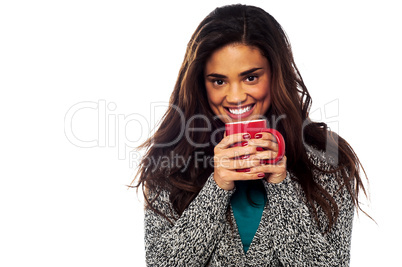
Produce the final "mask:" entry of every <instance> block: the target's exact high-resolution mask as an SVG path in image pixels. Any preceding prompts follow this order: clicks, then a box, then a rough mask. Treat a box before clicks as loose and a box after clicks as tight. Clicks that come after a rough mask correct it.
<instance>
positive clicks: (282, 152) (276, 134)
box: [262, 128, 285, 164]
mask: <svg viewBox="0 0 402 267" xmlns="http://www.w3.org/2000/svg"><path fill="white" fill-rule="evenodd" d="M262 132H266V133H270V134H272V135H273V136H274V137H275V138H276V142H277V144H278V155H277V156H276V158H274V159H266V160H263V161H264V164H275V163H277V162H278V161H280V160H281V159H282V158H283V156H284V155H285V140H284V139H283V136H282V134H281V133H280V132H278V131H277V130H275V129H271V128H269V129H262Z"/></svg>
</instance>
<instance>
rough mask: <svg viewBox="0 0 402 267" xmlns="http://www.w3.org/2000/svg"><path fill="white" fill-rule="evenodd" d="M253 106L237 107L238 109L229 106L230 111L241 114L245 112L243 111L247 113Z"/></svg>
mask: <svg viewBox="0 0 402 267" xmlns="http://www.w3.org/2000/svg"><path fill="white" fill-rule="evenodd" d="M251 107H252V106H251V105H250V106H247V107H245V108H236V109H232V108H229V112H230V113H232V114H235V115H241V114H243V113H245V112H247V111H250V110H251Z"/></svg>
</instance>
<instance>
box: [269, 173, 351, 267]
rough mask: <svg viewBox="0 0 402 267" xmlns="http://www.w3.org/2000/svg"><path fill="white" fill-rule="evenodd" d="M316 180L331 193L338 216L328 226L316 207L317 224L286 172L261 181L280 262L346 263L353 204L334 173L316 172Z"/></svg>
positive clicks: (318, 264)
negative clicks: (278, 179) (277, 180)
mask: <svg viewBox="0 0 402 267" xmlns="http://www.w3.org/2000/svg"><path fill="white" fill-rule="evenodd" d="M317 178H318V179H319V183H320V184H321V185H322V186H323V187H324V188H325V189H326V190H328V192H329V193H330V194H331V195H332V196H333V198H334V200H335V202H336V203H337V205H338V208H339V216H338V219H337V220H336V222H335V224H334V225H333V227H332V229H331V230H330V231H329V232H328V233H326V234H323V229H324V228H325V227H326V226H328V222H327V220H326V217H325V215H324V213H323V212H322V210H321V209H318V213H319V214H318V218H319V221H320V225H318V224H317V223H316V221H315V220H314V217H313V216H312V215H311V212H310V211H309V209H308V207H307V205H306V204H305V201H304V200H305V197H303V196H301V194H302V189H301V188H300V185H299V184H298V183H297V182H296V181H295V180H294V179H292V174H290V173H288V175H287V177H286V179H285V180H284V181H283V182H282V183H280V184H270V183H267V182H265V181H264V185H265V188H266V190H267V195H268V205H269V209H270V216H269V218H270V224H271V229H272V232H271V233H272V239H273V241H274V247H275V251H276V253H277V256H278V258H279V260H280V261H281V262H282V264H283V265H284V266H349V261H350V245H351V234H352V223H353V215H354V205H353V202H352V199H351V196H350V194H349V193H348V191H347V189H346V187H343V188H340V186H339V185H338V182H337V181H336V178H335V176H334V175H331V174H320V175H318V177H317Z"/></svg>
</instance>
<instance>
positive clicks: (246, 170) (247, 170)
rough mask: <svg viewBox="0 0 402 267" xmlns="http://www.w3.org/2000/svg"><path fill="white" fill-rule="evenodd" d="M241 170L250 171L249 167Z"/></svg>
mask: <svg viewBox="0 0 402 267" xmlns="http://www.w3.org/2000/svg"><path fill="white" fill-rule="evenodd" d="M243 171H244V172H250V171H251V169H250V168H246V169H243Z"/></svg>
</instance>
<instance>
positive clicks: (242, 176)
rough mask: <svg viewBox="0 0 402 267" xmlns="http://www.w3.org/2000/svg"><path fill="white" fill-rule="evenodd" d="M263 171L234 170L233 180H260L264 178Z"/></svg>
mask: <svg viewBox="0 0 402 267" xmlns="http://www.w3.org/2000/svg"><path fill="white" fill-rule="evenodd" d="M264 176H265V173H250V172H237V171H234V172H233V174H232V177H233V180H234V181H245V180H260V179H262V178H264Z"/></svg>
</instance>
